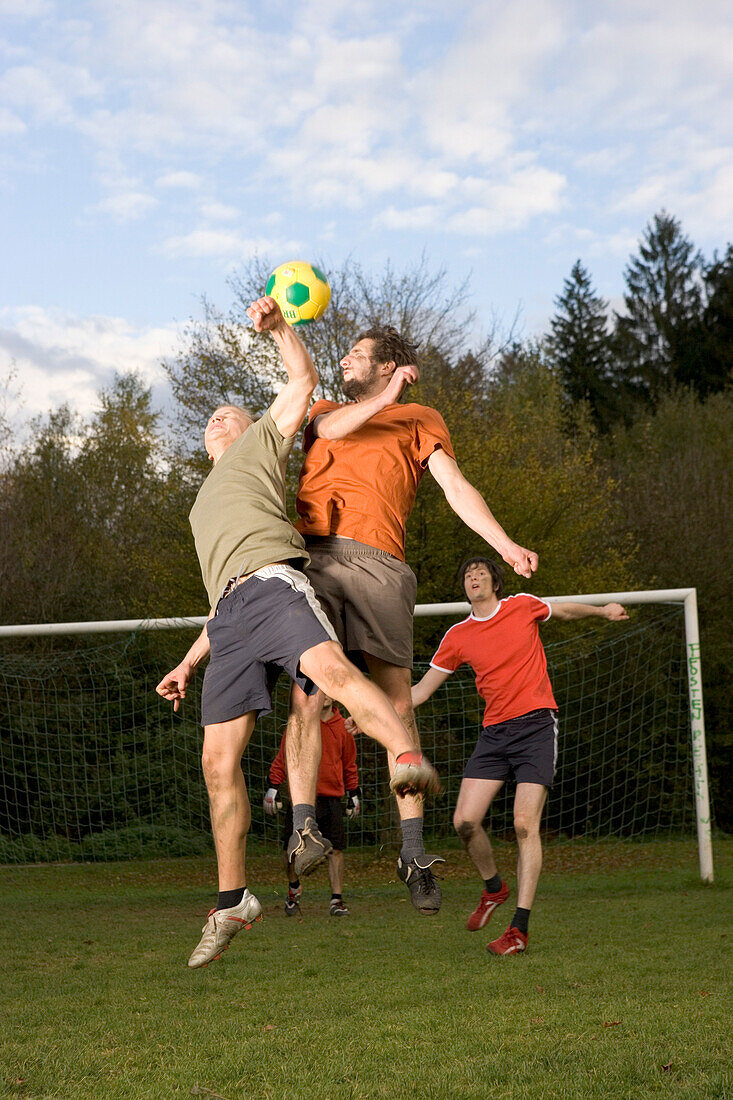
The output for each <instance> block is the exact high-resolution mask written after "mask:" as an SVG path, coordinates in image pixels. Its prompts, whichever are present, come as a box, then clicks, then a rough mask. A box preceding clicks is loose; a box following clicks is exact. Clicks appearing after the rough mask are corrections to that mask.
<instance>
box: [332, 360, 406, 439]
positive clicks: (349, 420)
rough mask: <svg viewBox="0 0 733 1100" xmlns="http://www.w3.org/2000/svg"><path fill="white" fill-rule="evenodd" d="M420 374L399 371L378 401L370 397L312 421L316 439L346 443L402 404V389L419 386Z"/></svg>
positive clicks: (376, 398) (404, 368) (397, 368)
mask: <svg viewBox="0 0 733 1100" xmlns="http://www.w3.org/2000/svg"><path fill="white" fill-rule="evenodd" d="M418 378H419V372H418V369H417V367H414V366H411V365H410V366H406V367H396V368H395V370H394V373H393V374H392V377H391V378H390V380H389V384H388V385H387V387H386V388H385V389H383V390H382V392H381V393H378V394H377V396H376V397H369V398H367V399H366V400H365V401H353V402H350V403H349V404H348V405H342V406H341V408H340V409H333V411H332V412H327V413H321V415H320V416H317V417H316V419H315V420H314V421H313V432H314V435H316V436H318V437H319V438H320V439H343V438H344V436H347V435H350V434H351V433H352V432H355V431H357V430H358V429H359V428H361V427H362V425H364V424H366V422H367V420H371V418H372V417H373V416H374V415H375V414H376V413H378V412H381V411H382V409H386V408H387V406H388V405H393V404H394V403H395V401H399V399H400V395H401V394H402V391H403V389H404V388H405V386H407V385H410V386H411V385H412V384H413V382H417V380H418Z"/></svg>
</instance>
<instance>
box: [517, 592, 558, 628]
mask: <svg viewBox="0 0 733 1100" xmlns="http://www.w3.org/2000/svg"><path fill="white" fill-rule="evenodd" d="M521 595H523V596H524V598H525V600H526V602H527V606H528V608H529V613H530V616H531V617H532V619H535V620H537V621H538V622H540V623H544V622H547V620H548V619H549V617H550V615H551V614H552V604H550V603H548V602H547V600H541V599H540V598H539V596H531V595H530V594H529V592H522V593H521Z"/></svg>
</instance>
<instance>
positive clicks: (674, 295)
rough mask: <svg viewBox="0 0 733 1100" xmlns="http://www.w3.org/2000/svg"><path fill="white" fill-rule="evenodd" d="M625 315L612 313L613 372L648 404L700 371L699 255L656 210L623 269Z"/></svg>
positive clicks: (674, 223)
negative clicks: (613, 315)
mask: <svg viewBox="0 0 733 1100" xmlns="http://www.w3.org/2000/svg"><path fill="white" fill-rule="evenodd" d="M625 279H626V286H627V292H626V294H625V295H624V302H625V304H626V312H625V313H624V314H618V313H617V314H616V327H615V332H614V351H615V358H616V369H617V371H618V373H619V376H620V378H621V379H622V380H623V382H625V384H626V385H627V386H628V387H629V388H630V390H631V392H632V393H634V394H635V395H637V396H638V397H640V398H642V399H643V400H645V401H646V402H647V403H651V404H652V405H654V404H656V402H657V401H658V399H659V397H660V396H661V394H662V393H664V392H665V391H666V390H668V389H669V388H671V387H673V386H674V385H675V384H683V385H690V384H692V385H694V384H695V382H696V379H697V378H698V377H699V374H700V369H701V357H702V346H703V330H702V308H703V306H702V257H701V255H700V253H699V252H696V251H695V247H694V245H693V243H692V241H690V240H689V238H687V237H686V236H685V235H684V234H683V233H682V228H681V226H680V223H679V222H678V221H677V219H676V218H674V217H672V216H671V215H670V214H667V213H666V211H664V210H662V211H661V213H659V214H655V216H654V218H653V220H652V222H651V223H650V224H649V225H647V227H646V229H645V231H644V235H643V237H642V240H641V242H640V244H639V255H638V256H636V257H632V259H631V260H630V262H629V264H628V266H627V268H626V271H625Z"/></svg>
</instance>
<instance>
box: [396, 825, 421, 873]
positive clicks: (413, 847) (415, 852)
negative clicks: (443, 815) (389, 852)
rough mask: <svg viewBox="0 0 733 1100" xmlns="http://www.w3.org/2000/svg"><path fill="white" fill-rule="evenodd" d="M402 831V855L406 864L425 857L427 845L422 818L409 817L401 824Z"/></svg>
mask: <svg viewBox="0 0 733 1100" xmlns="http://www.w3.org/2000/svg"><path fill="white" fill-rule="evenodd" d="M400 827H401V829H402V848H401V849H400V855H401V856H402V859H403V860H404V861H405V863H409V862H410V860H411V859H419V857H420V856H424V855H425V845H424V844H423V839H422V818H421V817H408V818H405V819H404V820H403V821H401V822H400Z"/></svg>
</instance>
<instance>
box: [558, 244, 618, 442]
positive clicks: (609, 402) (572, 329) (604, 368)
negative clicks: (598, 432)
mask: <svg viewBox="0 0 733 1100" xmlns="http://www.w3.org/2000/svg"><path fill="white" fill-rule="evenodd" d="M555 306H556V307H557V312H556V313H555V315H554V317H553V318H552V319H551V321H550V327H551V329H552V335H551V336H549V337H548V339H547V347H548V351H549V354H550V361H551V363H552V366H553V367H554V369H555V371H556V372H557V374H558V376H559V378H560V381H561V383H562V387H563V390H564V391H565V394H566V396H567V399H568V401H569V402H570V403H571V404H573V405H574V404H576V403H577V402H578V401H587V402H588V404H589V406H590V410H591V414H592V416H593V419H594V420H595V422H596V424H597V425H598V426H599V427H600V428H601V429H602V430H605V429H607V428H608V427H609V425H610V423H611V422H612V421H614V420H616V419H617V418H618V406H619V399H618V395H617V393H616V392H615V390H614V386H613V383H612V381H611V372H610V341H609V334H608V302H606V301H605V299H604V298H601V297H599V296H598V295H597V294H596V293H595V291H594V289H593V284H592V283H591V279H590V276H589V274H588V272H587V271H586V269H585V268H584V267H583V264H582V263H581V262H580V260H576V262H575V263H574V264H573V268H572V270H571V272H570V277H569V278H568V279H566V280H565V283H564V285H563V290H562V294H560V295H559V296H558V297H557V298H556V299H555Z"/></svg>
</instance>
